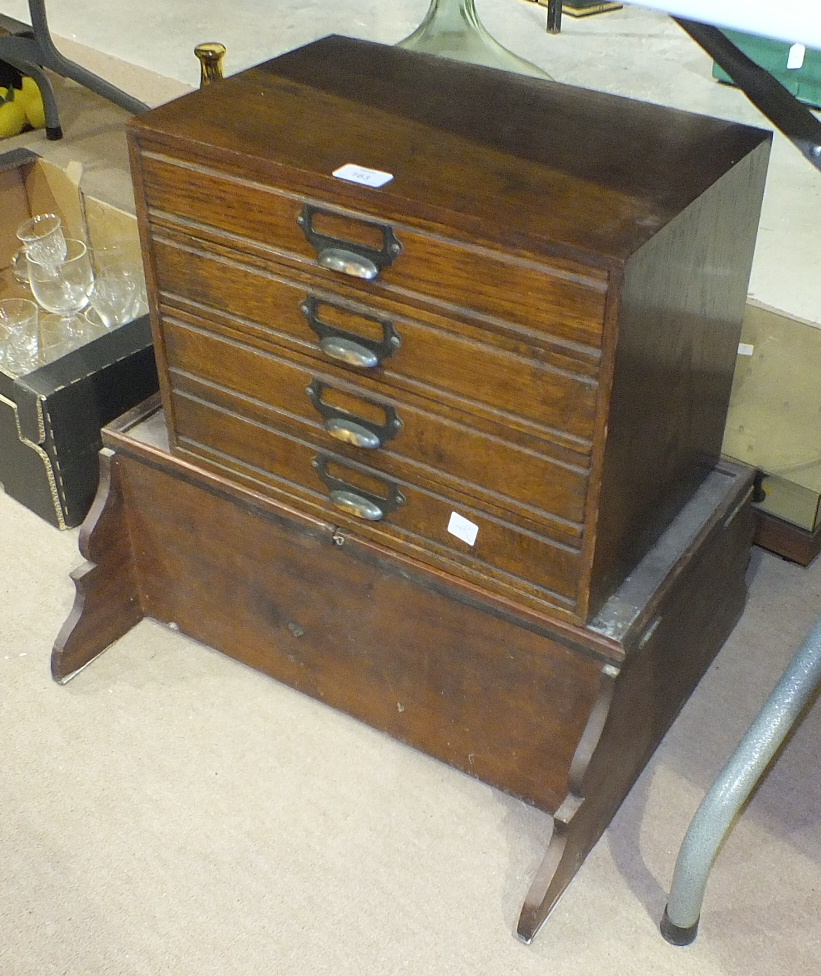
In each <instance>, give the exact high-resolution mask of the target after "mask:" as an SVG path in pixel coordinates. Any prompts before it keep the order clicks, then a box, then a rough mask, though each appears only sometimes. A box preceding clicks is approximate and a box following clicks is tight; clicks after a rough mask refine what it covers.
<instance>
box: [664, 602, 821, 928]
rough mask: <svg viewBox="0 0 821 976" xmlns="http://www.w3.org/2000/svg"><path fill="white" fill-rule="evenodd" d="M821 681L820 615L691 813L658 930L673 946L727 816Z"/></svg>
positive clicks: (690, 919) (694, 923) (693, 918)
mask: <svg viewBox="0 0 821 976" xmlns="http://www.w3.org/2000/svg"><path fill="white" fill-rule="evenodd" d="M819 683H821V617H819V618H818V620H816V622H815V624H814V625H813V627H812V629H811V630H810V633H809V634H808V636H807V638H806V640H805V641H804V643H803V644H802V646H801V648H800V649H799V650H798V652H797V653H796V655H795V657H794V658H793V659H792V661H791V662H790V664H789V665H788V667H787V668H786V670H785V671H784V674H783V675H782V677H781V680H780V681H779V682H778V684H777V685H776V687H775V689H774V690H773V692H772V694H771V695H770V697H769V698H768V699H767V701H766V702H765V704H764V706H763V708H762V709H761V711H760V712H759V713H758V716H757V717H756V719H755V721H754V722H753V723H752V725H751V726H750V728H749V729H748V730H747V733H746V734H745V736H744V738H743V739H742V740H741V742H740V743H739V745H738V747H737V749H736V750H735V752H734V753H733V755H732V756H731V757H730V760H729V761H728V763H727V765H726V766H725V767H724V769H723V770H722V771H721V772H720V773H719V775H718V777H717V778H716V781H715V782H714V783H713V785H712V787H711V788H710V790H709V792H708V793H707V795H706V796H705V797H704V799H703V800H702V802H701V806H700V807H699V808H698V810H697V811H696V814H695V816H694V817H693V819H692V821H691V823H690V826H689V828H688V830H687V834H686V836H685V838H684V841H683V843H682V845H681V850H680V851H679V855H678V859H677V861H676V867H675V871H674V872H673V883H672V886H671V889H670V897H669V899H668V902H667V907H666V908H665V909H664V915H663V917H662V919H661V923H660V925H659V928H660V930H661V934H662V935H663V936H664V938H665V939H666V940H667V941H668V942H670V943H672V944H673V945H689V944H690V943H691V942H692V941H693V940H694V939H695V937H696V935H697V933H698V922H699V917H700V915H701V905H702V902H703V900H704V891H705V888H706V887H707V877H708V875H709V873H710V868H711V867H712V864H713V861H714V860H715V857H716V854H717V853H718V849H719V847H720V846H721V843H722V841H723V840H724V837H725V836H726V835H727V834H728V833H729V831H730V827H731V826H732V823H733V820H734V818H735V817H736V815H737V814H738V812H739V810H740V809H741V807H742V806H743V805H744V802H745V801H746V799H747V797H749V795H750V793H751V792H752V791H753V788H754V787H755V784H756V783H757V782H758V780H759V779H760V777H761V775H762V774H763V772H764V770H765V769H766V768H767V765H768V763H769V762H770V760H771V759H772V758H773V756H774V755H775V753H776V752H777V751H778V748H779V746H781V744H782V743H783V742H784V739H785V738H786V736H787V734H788V733H789V731H790V729H791V728H792V727H793V725H794V724H795V722H796V721H797V719H798V718H799V716H800V715H801V711H802V709H803V708H804V706H805V705H806V704H807V702H808V701H809V699H810V697H811V696H812V694H813V692H814V691H815V689H816V688H817V687H818V685H819Z"/></svg>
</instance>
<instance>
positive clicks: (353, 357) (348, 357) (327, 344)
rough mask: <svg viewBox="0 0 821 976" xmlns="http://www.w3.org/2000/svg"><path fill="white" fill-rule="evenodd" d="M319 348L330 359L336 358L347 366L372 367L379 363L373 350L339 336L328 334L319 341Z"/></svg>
mask: <svg viewBox="0 0 821 976" xmlns="http://www.w3.org/2000/svg"><path fill="white" fill-rule="evenodd" d="M319 348H320V349H321V350H322V351H323V352H324V353H325V355H326V356H329V357H330V358H331V359H338V360H339V361H340V362H341V363H347V364H348V366H358V367H359V368H360V369H373V368H374V366H378V365H379V357H378V356H377V355H376V353H375V352H372V351H371V350H370V349H366V348H365V347H364V346H360V345H359V343H358V342H351V340H350V339H343V338H341V336H328V338H327V339H322V340H321V341H320V343H319Z"/></svg>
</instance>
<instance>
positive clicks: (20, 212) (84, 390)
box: [0, 148, 157, 528]
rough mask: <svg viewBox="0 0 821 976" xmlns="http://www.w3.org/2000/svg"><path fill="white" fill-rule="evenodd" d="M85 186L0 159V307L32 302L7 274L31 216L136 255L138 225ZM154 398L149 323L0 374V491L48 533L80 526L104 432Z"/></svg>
mask: <svg viewBox="0 0 821 976" xmlns="http://www.w3.org/2000/svg"><path fill="white" fill-rule="evenodd" d="M81 181H82V166H80V165H79V164H77V165H73V164H69V165H68V166H67V167H65V168H61V167H59V166H56V165H54V164H53V163H50V162H48V161H46V160H43V159H41V158H40V157H39V156H37V155H36V154H35V153H33V152H31V151H30V150H28V149H20V148H18V149H14V150H11V151H10V152H7V153H5V154H0V297H30V296H29V295H28V293H27V291H26V289H25V286H23V285H20V284H19V283H17V282H15V280H14V277H13V275H12V273H11V267H10V265H11V259H12V257H13V256H14V254H15V253H16V252H17V250H18V248H19V241H18V240H17V237H16V233H15V232H16V230H17V227H18V226H19V225H20V223H21V222H22V221H23V220H24V219H26V217H28V216H32V215H34V214H37V213H59V214H60V216H61V218H62V220H63V225H64V227H65V228H66V231H67V236H72V237H79V238H81V239H84V240H86V242H87V243H88V244H90V245H91V247H92V249H94V248H98V249H99V248H102V247H105V246H109V245H111V244H114V243H116V244H117V245H118V246H123V247H125V248H130V247H133V248H135V249H136V253H137V254H138V253H139V238H138V234H137V226H136V219H135V217H134V215H133V214H130V213H127V212H125V211H123V210H121V209H119V208H117V207H115V206H113V205H111V204H109V203H107V202H106V201H104V200H100V199H97V198H96V197H93V196H90V195H88V194H86V193H84V192H83V190H82V187H81ZM156 390H157V372H156V367H155V365H154V351H153V346H152V341H151V329H150V326H149V323H148V318H147V316H141V317H140V318H137V319H135V320H134V321H132V322H128V323H127V324H126V325H123V326H121V327H119V328H117V329H113V330H111V331H107V332H102V333H101V334H100V335H99V336H98V337H96V338H94V339H92V340H91V341H89V342H87V343H86V344H85V345H83V346H80V347H79V348H77V349H74V350H72V351H71V352H69V353H67V354H66V355H64V356H61V357H60V358H59V359H56V360H55V361H54V362H50V363H47V364H46V365H44V366H41V367H39V368H38V369H35V370H33V371H32V372H29V373H26V374H24V375H22V376H17V377H15V376H11V375H10V374H9V373H7V372H4V371H3V369H2V367H0V484H2V486H3V487H4V488H5V490H6V493H7V494H8V495H10V496H11V497H12V498H15V499H16V500H17V501H19V502H21V503H22V504H23V505H25V506H26V507H27V508H29V509H31V510H32V511H33V512H36V513H37V514H38V515H39V516H41V517H42V518H44V519H46V520H47V521H48V522H51V523H52V524H53V525H56V526H58V527H59V528H68V527H71V526H75V525H79V524H80V523H81V522H82V521H83V519H84V518H85V516H86V514H87V512H88V509H89V507H90V505H91V502H92V501H93V499H94V494H95V492H96V488H97V480H98V475H99V462H98V457H97V455H98V452H99V450H100V447H101V440H100V428H101V427H103V426H104V425H105V424H107V423H109V422H110V421H112V420H114V419H115V418H116V417H118V416H119V415H120V414H121V413H124V412H125V411H126V410H128V409H130V408H131V407H133V406H135V405H136V404H137V403H140V402H141V401H142V400H144V399H145V398H146V397H148V396H150V395H151V394H152V393H154V392H155V391H156Z"/></svg>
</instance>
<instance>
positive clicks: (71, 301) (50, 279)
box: [27, 238, 94, 336]
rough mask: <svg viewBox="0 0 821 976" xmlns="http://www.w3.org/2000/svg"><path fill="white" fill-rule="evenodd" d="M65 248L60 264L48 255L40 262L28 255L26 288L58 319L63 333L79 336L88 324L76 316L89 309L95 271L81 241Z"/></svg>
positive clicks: (73, 242) (67, 243)
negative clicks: (59, 318)
mask: <svg viewBox="0 0 821 976" xmlns="http://www.w3.org/2000/svg"><path fill="white" fill-rule="evenodd" d="M65 244H66V250H65V256H64V258H63V259H62V260H60V261H54V259H53V255H49V256H48V258H49V259H48V260H46V261H45V262H43V261H41V260H38V258H37V257H34V256H32V254H31V252H30V251H29V252H27V256H28V274H29V284H30V285H31V291H32V294H33V295H34V297H35V298H36V299H37V301H38V303H39V304H40V305H41V306H42V307H43V308H44V309H46V311H48V312H53V313H55V314H57V315H59V316H60V317H61V319H62V322H61V328H62V330H63V331H64V332H67V333H68V334H71V335H76V336H81V335H83V334H84V333H85V332H86V331H87V328H88V324H89V323H88V322H87V321H86V320H85V319H84V318H83V317H82V316H80V314H79V313H80V312H81V311H82V310H83V309H84V308H85V307H86V305H88V302H89V298H90V296H91V292H92V289H93V287H94V271H93V269H92V266H91V258H90V255H89V253H88V249H87V248H86V246H85V244H84V243H83V242H82V241H77V240H72V239H70V238H69V239H68V240H66V242H65ZM39 256H40V257H43V256H44V255H42V254H41V255H39Z"/></svg>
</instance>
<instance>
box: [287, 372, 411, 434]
mask: <svg viewBox="0 0 821 976" xmlns="http://www.w3.org/2000/svg"><path fill="white" fill-rule="evenodd" d="M332 389H333V387H330V386H328V384H327V383H323V382H322V381H321V380H312V381H311V383H310V385H309V386H308V389H307V390H306V392H307V394H308V396H309V397H310V398H311V403H313V405H314V406H315V407H316V409H317V411H318V412H319V413H320V414H321V415H322V417H323V418H324V420H325V422H324V424H323V425H322V426H323V427H324V428H325V430H326V431H327V432H328V433H329V434H330V435H331V437H335V438H336V439H337V440H340V441H344V442H345V443H346V444H355V445H356V446H357V447H366V448H369V449H370V450H373V449H375V448H377V447H382V445H383V444H384V443H385V441H388V440H390V439H391V438H392V437H394V436H396V434H397V432H398V431H400V430H401V429H402V421H401V420H400V419H399V417H397V415H396V411H395V410H394V408H393V407H392V406H391V405H390V404H387V403H378V402H377V401H376V400H368V399H366V398H365V397H358V398H357V399H360V400H361V401H362V402H363V403H366V404H369V405H370V406H372V407H375V408H376V409H377V410H379V411H380V412H381V413H383V414H384V416H385V421H384V423H381V424H378V423H376V422H375V421H373V420H368V419H367V418H366V417H360V416H359V415H358V414H355V413H351V412H350V411H348V410H343V409H342V408H341V407H335V406H334V405H333V404H331V403H328V401H327V400H326V399H325V398H324V396H323V394H324V393H325V391H326V390H332Z"/></svg>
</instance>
